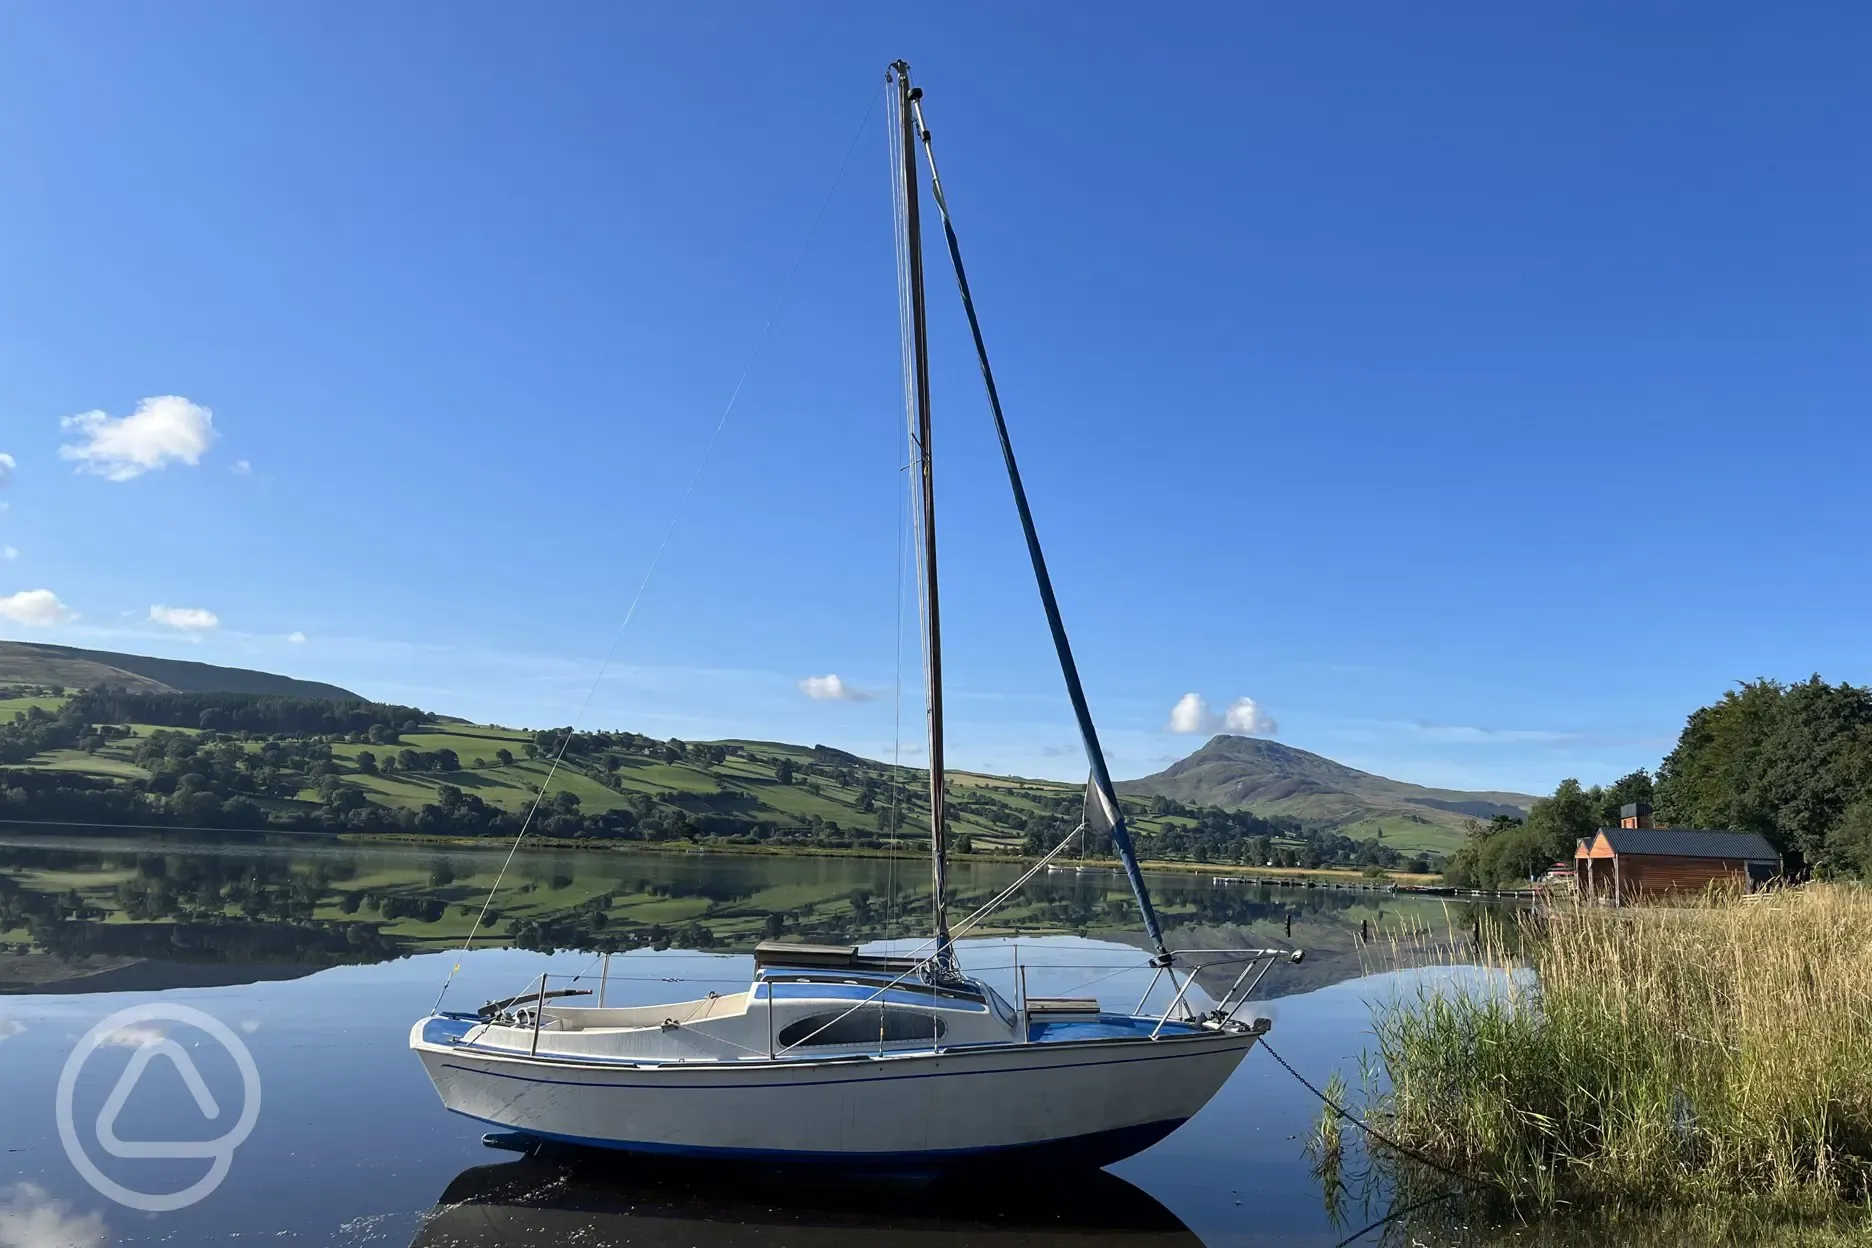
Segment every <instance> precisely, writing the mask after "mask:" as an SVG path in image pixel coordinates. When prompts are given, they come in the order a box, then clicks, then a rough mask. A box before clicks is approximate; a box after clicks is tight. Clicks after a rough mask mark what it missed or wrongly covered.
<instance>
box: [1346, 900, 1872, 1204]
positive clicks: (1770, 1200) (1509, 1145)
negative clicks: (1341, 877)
mask: <svg viewBox="0 0 1872 1248" xmlns="http://www.w3.org/2000/svg"><path fill="white" fill-rule="evenodd" d="M1510 949H1513V950H1514V952H1510V951H1509V950H1510ZM1452 960H1457V961H1464V962H1475V961H1480V962H1481V963H1482V964H1483V965H1484V966H1485V967H1487V968H1489V970H1490V971H1492V972H1494V973H1492V974H1488V975H1485V976H1470V977H1467V978H1463V977H1455V978H1452V979H1450V980H1448V981H1447V982H1442V983H1439V984H1435V985H1431V986H1426V987H1423V988H1420V989H1419V990H1418V992H1417V993H1416V994H1415V995H1414V996H1412V997H1409V998H1406V999H1399V1000H1393V1001H1390V1002H1387V1003H1384V1004H1382V1005H1380V1006H1379V1007H1378V1008H1377V1009H1376V1011H1375V1019H1374V1024H1375V1030H1376V1033H1377V1037H1378V1044H1379V1051H1380V1054H1381V1056H1382V1058H1383V1060H1384V1064H1385V1067H1386V1073H1387V1074H1388V1076H1389V1080H1390V1085H1391V1086H1390V1090H1389V1092H1388V1093H1387V1094H1386V1095H1385V1096H1384V1097H1383V1098H1382V1103H1381V1105H1380V1107H1379V1108H1380V1110H1381V1112H1382V1114H1383V1116H1384V1118H1385V1119H1386V1120H1387V1125H1386V1129H1387V1131H1388V1133H1390V1134H1392V1135H1394V1136H1396V1137H1397V1138H1398V1139H1399V1140H1400V1142H1401V1143H1403V1144H1405V1145H1407V1146H1409V1147H1411V1148H1414V1149H1417V1150H1419V1151H1422V1152H1424V1153H1426V1154H1428V1155H1430V1156H1432V1157H1434V1158H1436V1159H1437V1160H1439V1161H1442V1162H1443V1163H1445V1164H1448V1165H1450V1166H1452V1167H1453V1168H1456V1169H1459V1170H1462V1171H1464V1172H1466V1173H1471V1174H1479V1175H1483V1176H1487V1177H1489V1178H1491V1179H1493V1180H1496V1181H1498V1182H1499V1183H1500V1184H1501V1185H1502V1186H1503V1187H1505V1188H1506V1189H1507V1191H1508V1192H1509V1194H1510V1195H1511V1196H1512V1197H1513V1198H1514V1199H1515V1200H1516V1202H1517V1203H1523V1202H1527V1203H1532V1204H1534V1205H1536V1206H1538V1207H1544V1208H1554V1207H1558V1206H1561V1205H1566V1204H1580V1203H1585V1202H1589V1201H1594V1200H1606V1199H1616V1200H1620V1201H1630V1200H1640V1201H1653V1200H1655V1201H1681V1200H1686V1199H1687V1200H1699V1199H1711V1198H1731V1199H1733V1198H1738V1197H1740V1198H1747V1199H1749V1200H1751V1201H1756V1202H1763V1203H1765V1204H1767V1205H1771V1206H1774V1207H1780V1208H1787V1209H1796V1208H1798V1209H1807V1210H1812V1209H1820V1208H1835V1209H1836V1208H1838V1207H1839V1205H1840V1204H1841V1203H1842V1202H1864V1201H1866V1200H1868V1199H1872V890H1868V889H1866V888H1862V887H1856V886H1852V885H1824V886H1820V885H1816V886H1811V887H1807V888H1801V889H1795V890H1791V891H1788V892H1785V893H1780V894H1776V895H1773V896H1769V897H1766V898H1758V899H1756V900H1754V901H1752V902H1749V903H1743V902H1741V901H1740V900H1738V899H1737V898H1735V897H1733V896H1721V895H1716V894H1712V895H1710V896H1708V897H1706V898H1704V899H1702V900H1701V901H1699V902H1693V903H1687V904H1681V905H1673V906H1662V905H1659V906H1644V907H1635V908H1630V909H1625V910H1606V909H1599V908H1592V907H1577V906H1569V907H1567V908H1565V909H1562V910H1559V911H1557V912H1552V913H1548V914H1544V915H1536V916H1529V917H1527V918H1525V919H1523V920H1522V921H1521V924H1520V930H1519V931H1513V930H1511V931H1507V932H1497V933H1494V934H1490V933H1489V932H1487V930H1486V929H1485V930H1484V932H1483V939H1482V945H1481V948H1480V949H1479V950H1475V949H1473V948H1469V949H1466V950H1464V951H1463V952H1461V953H1459V954H1455V955H1453V956H1452ZM1530 969H1531V970H1532V972H1533V973H1532V974H1531V975H1530V974H1529V973H1528V971H1529V970H1530Z"/></svg>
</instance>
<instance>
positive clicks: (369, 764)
mask: <svg viewBox="0 0 1872 1248" xmlns="http://www.w3.org/2000/svg"><path fill="white" fill-rule="evenodd" d="M357 769H358V773H359V774H360V775H366V776H374V775H376V774H377V756H376V755H375V754H373V753H371V752H370V751H369V750H359V751H358V756H357Z"/></svg>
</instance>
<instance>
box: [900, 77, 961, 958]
mask: <svg viewBox="0 0 1872 1248" xmlns="http://www.w3.org/2000/svg"><path fill="white" fill-rule="evenodd" d="M891 72H892V73H893V75H894V76H895V77H896V79H897V121H898V127H899V135H898V144H899V148H900V151H901V153H902V156H903V168H902V170H901V173H902V177H903V187H902V194H903V201H902V202H903V213H904V215H903V229H904V237H903V247H904V260H905V268H906V270H907V280H908V283H909V312H910V339H911V351H910V366H911V389H912V394H913V399H914V403H915V407H916V432H915V440H916V446H915V450H916V457H917V470H918V474H919V480H918V485H919V493H920V494H921V495H922V500H923V514H922V538H923V548H922V552H921V554H922V558H921V564H922V573H923V585H922V590H923V593H922V599H923V677H924V688H925V695H926V702H927V705H928V711H929V782H930V859H931V864H932V871H933V884H934V892H935V895H934V898H933V904H934V907H935V919H936V959H935V964H936V966H937V968H938V969H939V970H947V969H950V968H951V967H952V966H953V963H954V953H953V950H952V948H951V942H950V939H949V900H948V896H949V887H948V883H949V880H948V877H949V845H948V832H947V824H946V821H945V809H944V807H945V802H944V783H943V679H942V612H941V607H940V604H939V600H938V597H937V577H936V479H935V474H934V468H933V465H932V462H931V457H930V397H929V327H928V322H927V318H926V316H925V314H924V306H923V230H922V223H921V220H920V217H919V212H918V198H919V196H918V188H917V156H916V133H917V124H916V118H915V116H914V112H915V106H916V102H917V101H918V100H919V99H921V98H922V96H923V92H922V90H921V89H920V88H917V87H913V86H911V85H910V66H909V63H908V62H905V61H896V62H894V63H893V64H892V65H891Z"/></svg>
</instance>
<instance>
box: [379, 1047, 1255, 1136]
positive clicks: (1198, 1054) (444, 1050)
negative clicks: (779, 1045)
mask: <svg viewBox="0 0 1872 1248" xmlns="http://www.w3.org/2000/svg"><path fill="white" fill-rule="evenodd" d="M444 1021H445V1020H442V1019H426V1020H424V1021H423V1022H421V1023H418V1024H417V1025H416V1028H415V1030H414V1031H413V1032H412V1034H411V1037H410V1040H411V1045H412V1047H413V1048H415V1049H416V1051H417V1053H418V1054H419V1055H420V1056H421V1058H422V1061H423V1064H424V1066H425V1067H426V1068H427V1070H428V1072H429V1076H430V1078H431V1079H432V1080H433V1081H434V1082H435V1086H436V1090H437V1092H438V1093H440V1095H441V1097H442V1102H443V1104H444V1105H445V1106H446V1107H447V1108H449V1109H451V1110H453V1111H454V1112H456V1113H459V1114H464V1115H466V1116H468V1117H470V1118H474V1119H477V1120H479V1121H481V1122H486V1123H490V1124H493V1125H496V1126H500V1127H505V1128H508V1129H510V1130H513V1131H517V1132H522V1133H525V1134H528V1135H535V1136H539V1137H543V1138H547V1139H553V1140H561V1141H567V1142H572V1143H581V1144H593V1145H601V1146H606V1147H612V1148H623V1149H630V1150H635V1151H642V1152H653V1153H667V1154H682V1155H692V1156H707V1157H720V1158H743V1159H766V1160H783V1161H832V1162H837V1163H840V1164H846V1165H850V1164H854V1163H865V1162H876V1163H910V1164H915V1163H919V1162H923V1163H940V1162H944V1161H948V1160H959V1159H964V1158H967V1157H971V1156H981V1155H984V1154H997V1153H1008V1152H1017V1151H1029V1150H1031V1151H1034V1152H1036V1153H1045V1154H1054V1155H1058V1156H1059V1157H1060V1158H1061V1159H1063V1160H1073V1161H1089V1162H1092V1163H1093V1164H1101V1163H1102V1162H1105V1161H1111V1160H1116V1159H1117V1158H1119V1157H1123V1156H1128V1155H1129V1154H1131V1153H1134V1152H1137V1151H1139V1150H1140V1149H1142V1148H1146V1147H1149V1146H1150V1144H1152V1143H1155V1142H1156V1140H1158V1139H1161V1138H1162V1137H1163V1136H1164V1135H1167V1134H1169V1132H1170V1131H1172V1130H1175V1128H1176V1127H1177V1126H1179V1125H1181V1123H1182V1122H1183V1121H1184V1120H1186V1119H1188V1118H1189V1117H1190V1116H1191V1115H1193V1114H1195V1113H1196V1111H1197V1110H1199V1109H1201V1108H1202V1106H1203V1105H1204V1104H1206V1103H1207V1102H1208V1100H1209V1099H1210V1097H1212V1096H1213V1095H1214V1094H1215V1092H1216V1090H1217V1089H1218V1088H1220V1087H1221V1086H1222V1083H1223V1082H1224V1081H1225V1080H1226V1079H1227V1078H1228V1077H1229V1075H1230V1074H1232V1073H1233V1072H1234V1070H1235V1067H1236V1066H1237V1065H1239V1064H1240V1062H1241V1060H1242V1057H1243V1056H1244V1055H1245V1054H1246V1053H1247V1051H1248V1049H1249V1048H1250V1047H1251V1046H1252V1045H1253V1044H1254V1041H1255V1036H1254V1034H1252V1033H1250V1032H1249V1031H1247V1030H1245V1029H1233V1028H1231V1029H1224V1030H1214V1031H1197V1032H1187V1033H1185V1034H1180V1035H1174V1036H1173V1035H1168V1034H1166V1035H1163V1036H1160V1037H1159V1038H1158V1039H1156V1040H1151V1039H1147V1038H1142V1037H1139V1038H1125V1039H1110V1040H1084V1041H1073V1042H1068V1043H1058V1042H1056V1043H1047V1044H999V1045H988V1046H983V1047H980V1048H966V1049H948V1050H943V1051H940V1052H935V1053H931V1052H929V1051H927V1050H926V1051H923V1052H920V1053H897V1054H885V1055H883V1056H878V1055H857V1056H849V1057H839V1058H829V1059H822V1060H801V1059H781V1060H766V1059H760V1058H750V1059H746V1060H741V1061H727V1062H684V1063H666V1064H661V1065H655V1064H641V1063H629V1064H620V1063H616V1062H610V1063H607V1062H601V1061H569V1060H567V1059H566V1058H564V1057H561V1056H557V1055H555V1056H553V1057H550V1058H548V1057H545V1056H544V1055H541V1056H537V1057H535V1056H529V1055H528V1054H526V1053H495V1052H488V1051H486V1050H485V1049H476V1048H471V1047H468V1046H462V1045H457V1044H454V1043H451V1042H450V1041H449V1040H448V1039H447V1038H446V1037H444V1036H442V1035H440V1034H439V1030H437V1029H432V1030H430V1031H429V1033H428V1038H425V1028H432V1027H433V1025H434V1024H438V1023H443V1022H444Z"/></svg>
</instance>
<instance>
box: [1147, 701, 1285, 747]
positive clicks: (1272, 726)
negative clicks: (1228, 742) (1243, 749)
mask: <svg viewBox="0 0 1872 1248" xmlns="http://www.w3.org/2000/svg"><path fill="white" fill-rule="evenodd" d="M1164 731H1165V732H1180V733H1196V732H1237V733H1240V734H1242V735H1243V736H1248V737H1271V736H1273V735H1274V734H1275V733H1277V732H1279V731H1280V725H1279V724H1277V723H1275V722H1274V717H1273V716H1272V715H1269V714H1268V713H1267V712H1266V711H1263V710H1262V709H1261V708H1260V707H1259V706H1257V705H1256V704H1255V700H1254V699H1253V698H1236V699H1235V700H1234V701H1233V702H1231V703H1229V705H1228V710H1226V711H1224V712H1223V713H1222V714H1220V715H1217V714H1215V713H1214V712H1213V711H1211V710H1210V709H1209V703H1207V702H1206V701H1204V700H1203V696H1202V695H1201V694H1200V693H1186V694H1184V695H1183V696H1182V697H1180V698H1178V699H1177V700H1176V705H1175V706H1173V707H1171V708H1170V719H1169V722H1167V723H1165V724H1164Z"/></svg>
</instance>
